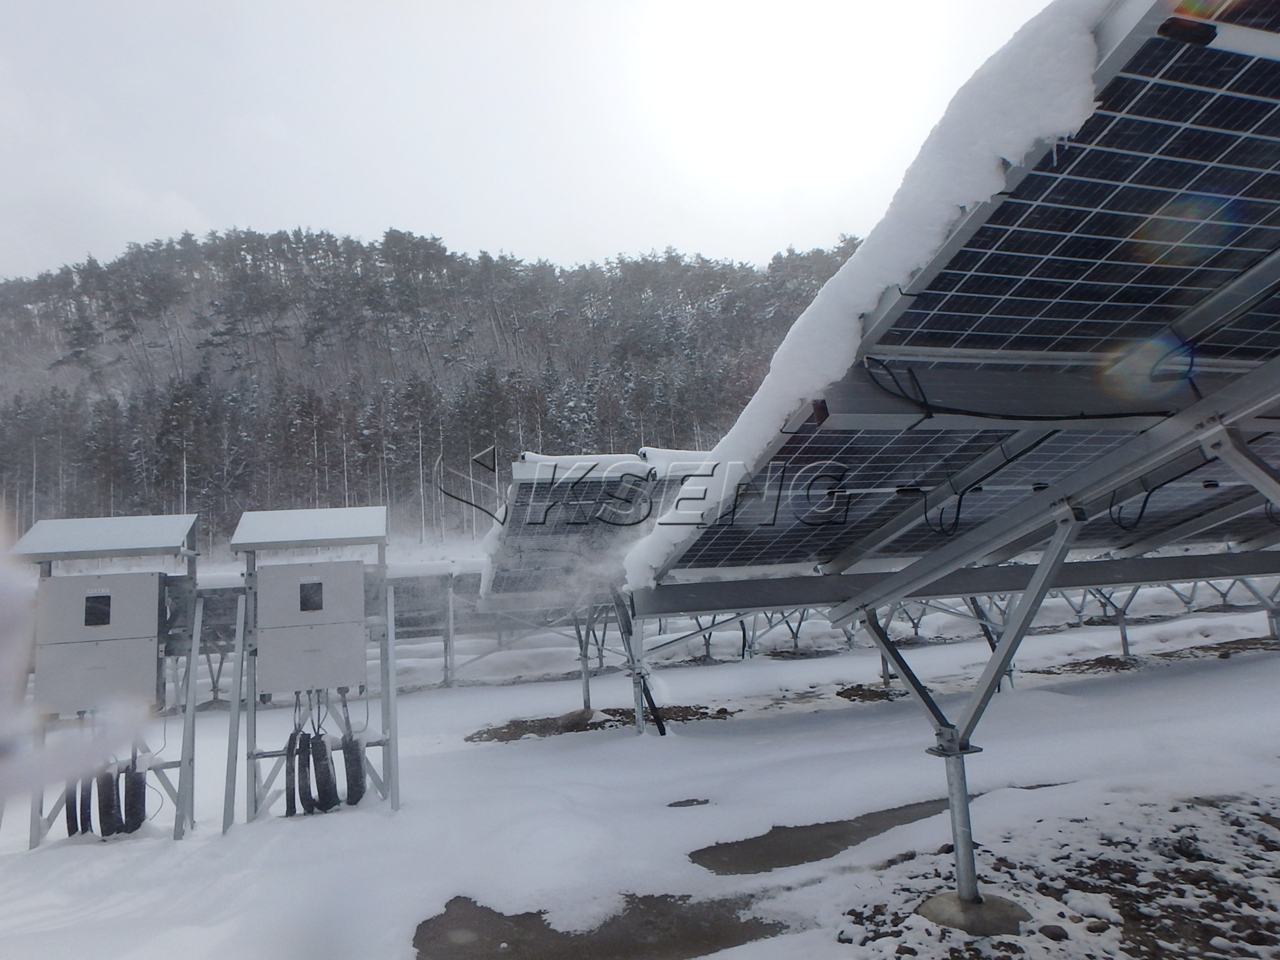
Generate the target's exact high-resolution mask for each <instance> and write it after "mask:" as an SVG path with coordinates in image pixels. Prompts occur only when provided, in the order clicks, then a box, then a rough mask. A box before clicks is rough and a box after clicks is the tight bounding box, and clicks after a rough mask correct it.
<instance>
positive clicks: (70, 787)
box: [63, 780, 80, 837]
mask: <svg viewBox="0 0 1280 960" xmlns="http://www.w3.org/2000/svg"><path fill="white" fill-rule="evenodd" d="M63 809H64V810H65V811H66V814H67V836H68V837H74V836H75V835H76V834H77V833H79V832H80V819H79V817H77V816H76V781H74V780H68V781H67V792H66V800H65V802H64V803H63Z"/></svg>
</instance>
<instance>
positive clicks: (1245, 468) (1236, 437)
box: [1203, 426, 1280, 506]
mask: <svg viewBox="0 0 1280 960" xmlns="http://www.w3.org/2000/svg"><path fill="white" fill-rule="evenodd" d="M1203 447H1204V451H1205V453H1208V454H1210V455H1211V456H1217V457H1219V458H1220V459H1221V460H1222V461H1223V462H1224V463H1226V464H1227V465H1228V466H1229V467H1231V469H1232V470H1234V471H1235V472H1236V473H1237V474H1239V475H1240V477H1242V478H1243V479H1244V480H1245V481H1247V482H1248V483H1250V484H1252V486H1253V488H1254V489H1255V490H1257V491H1258V492H1259V493H1260V494H1262V496H1264V497H1266V498H1267V499H1268V500H1270V501H1271V502H1272V503H1274V504H1276V505H1278V506H1280V473H1277V472H1276V469H1275V468H1274V467H1272V466H1271V464H1269V463H1267V462H1266V461H1265V460H1263V459H1262V458H1261V457H1260V456H1258V455H1257V454H1256V453H1254V452H1253V450H1251V449H1250V448H1249V445H1248V444H1247V443H1245V441H1244V437H1242V436H1241V435H1240V432H1239V431H1238V430H1235V429H1233V428H1231V427H1229V426H1228V427H1226V428H1224V429H1222V430H1220V431H1217V432H1216V433H1215V434H1214V436H1212V437H1209V438H1206V440H1205V442H1204V443H1203Z"/></svg>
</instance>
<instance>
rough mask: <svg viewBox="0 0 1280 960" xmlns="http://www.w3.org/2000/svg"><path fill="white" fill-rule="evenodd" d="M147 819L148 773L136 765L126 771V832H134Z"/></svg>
mask: <svg viewBox="0 0 1280 960" xmlns="http://www.w3.org/2000/svg"><path fill="white" fill-rule="evenodd" d="M146 819H147V775H146V773H145V772H144V771H142V770H139V769H138V768H137V767H136V766H131V767H130V768H129V769H128V770H126V771H125V772H124V832H125V833H133V832H134V831H135V830H137V829H138V828H139V827H140V826H142V825H143V823H145V822H146Z"/></svg>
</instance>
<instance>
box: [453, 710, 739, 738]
mask: <svg viewBox="0 0 1280 960" xmlns="http://www.w3.org/2000/svg"><path fill="white" fill-rule="evenodd" d="M659 709H660V712H661V713H662V720H663V722H664V723H688V722H691V721H694V720H727V719H728V718H729V717H731V716H733V715H734V714H735V713H737V712H738V711H736V710H729V709H727V708H726V707H720V708H719V709H718V710H712V709H711V708H710V707H701V706H691V707H684V706H679V705H673V706H666V707H660V708H659ZM601 715H603V719H602V718H601ZM646 716H648V712H647V711H646ZM634 722H635V712H634V711H632V710H628V709H626V708H625V707H605V708H604V709H603V710H599V711H592V710H575V711H573V712H572V713H566V714H564V715H563V716H559V717H540V718H538V719H534V720H511V721H509V722H507V723H504V724H503V725H502V726H500V727H485V728H484V729H483V730H477V731H476V732H475V733H473V734H471V735H470V736H468V737H467V738H466V739H467V741H468V742H471V743H476V742H480V741H486V740H497V741H501V742H504V743H505V742H509V741H511V740H521V739H523V738H525V737H529V736H533V737H554V736H558V735H559V734H562V733H582V732H583V731H586V730H606V729H608V728H609V727H626V726H630V725H631V724H633V723H634Z"/></svg>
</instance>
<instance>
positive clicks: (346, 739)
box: [342, 733, 365, 807]
mask: <svg viewBox="0 0 1280 960" xmlns="http://www.w3.org/2000/svg"><path fill="white" fill-rule="evenodd" d="M342 767H343V771H344V772H345V773H346V776H347V805H348V806H352V807H354V806H355V805H356V804H357V803H359V802H360V801H361V800H363V799H364V790H365V782H364V744H363V743H361V742H360V741H359V740H357V739H356V738H355V737H354V736H352V735H351V734H350V733H344V734H343V735H342Z"/></svg>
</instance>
